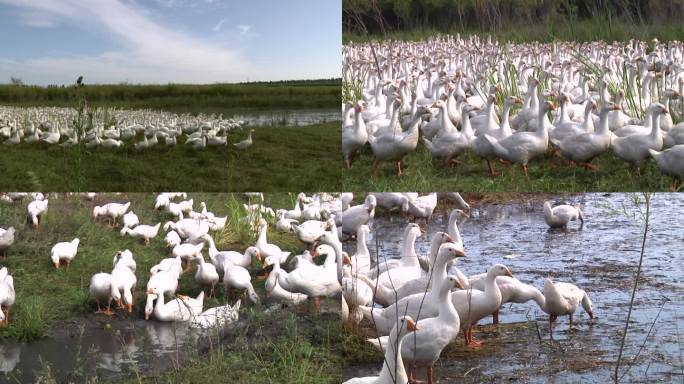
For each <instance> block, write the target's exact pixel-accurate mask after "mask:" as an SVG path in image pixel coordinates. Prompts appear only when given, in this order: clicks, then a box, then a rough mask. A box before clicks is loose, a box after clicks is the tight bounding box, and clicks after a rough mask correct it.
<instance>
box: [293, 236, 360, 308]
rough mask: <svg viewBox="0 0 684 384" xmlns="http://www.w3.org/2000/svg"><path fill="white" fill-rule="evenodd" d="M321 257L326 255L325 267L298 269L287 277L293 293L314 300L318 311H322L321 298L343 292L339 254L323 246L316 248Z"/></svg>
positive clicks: (331, 248)
mask: <svg viewBox="0 0 684 384" xmlns="http://www.w3.org/2000/svg"><path fill="white" fill-rule="evenodd" d="M316 252H317V253H318V254H319V255H325V256H326V258H325V261H324V262H323V265H306V266H304V267H301V268H297V269H295V270H293V271H292V272H290V273H289V274H288V275H287V276H285V281H286V283H285V284H283V287H287V289H288V290H290V291H292V292H299V293H303V294H305V295H307V296H309V297H312V298H313V299H314V304H315V305H316V309H317V310H318V311H320V308H321V304H320V298H321V297H329V296H333V295H336V294H338V293H340V292H341V291H342V286H341V285H340V281H339V280H338V276H337V263H338V262H337V256H338V255H337V252H336V251H335V249H334V248H333V247H332V246H330V245H327V244H321V245H319V246H318V247H317V248H316ZM346 259H347V260H346V261H347V262H348V258H346Z"/></svg>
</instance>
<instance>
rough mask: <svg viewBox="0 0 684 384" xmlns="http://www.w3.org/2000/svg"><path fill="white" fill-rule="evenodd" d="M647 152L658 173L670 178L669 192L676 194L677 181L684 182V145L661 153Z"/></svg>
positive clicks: (650, 150) (651, 150)
mask: <svg viewBox="0 0 684 384" xmlns="http://www.w3.org/2000/svg"><path fill="white" fill-rule="evenodd" d="M648 152H649V153H650V154H651V157H653V159H654V160H655V161H656V164H657V166H658V169H659V170H660V172H662V173H664V174H666V175H670V176H672V184H671V186H670V190H671V191H672V192H676V191H677V184H678V180H684V144H679V145H675V146H673V147H671V148H669V149H666V150H664V151H662V152H658V151H656V150H653V149H650V148H649V150H648Z"/></svg>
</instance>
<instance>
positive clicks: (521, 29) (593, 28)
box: [342, 18, 684, 44]
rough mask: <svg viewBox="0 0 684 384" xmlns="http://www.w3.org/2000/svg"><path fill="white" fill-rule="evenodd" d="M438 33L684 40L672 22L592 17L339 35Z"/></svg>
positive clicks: (346, 38) (373, 37) (518, 39)
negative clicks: (573, 21)
mask: <svg viewBox="0 0 684 384" xmlns="http://www.w3.org/2000/svg"><path fill="white" fill-rule="evenodd" d="M440 33H441V34H453V35H456V34H457V33H460V34H461V35H481V36H488V35H489V36H492V37H493V38H495V39H497V40H499V41H503V42H506V41H510V42H514V43H524V42H532V41H539V42H552V41H557V40H564V41H579V42H588V41H596V40H605V41H609V42H612V41H628V40H630V39H640V40H645V41H650V40H651V39H653V38H654V37H657V38H658V39H660V40H661V41H667V40H682V39H684V30H683V29H682V28H680V26H679V25H678V24H674V23H653V24H638V23H631V22H627V21H620V20H613V22H612V23H611V25H610V26H609V25H608V23H607V22H606V21H605V20H603V19H601V18H593V19H586V20H579V21H576V22H575V23H574V24H571V23H563V22H553V23H548V24H546V25H545V26H544V27H543V28H540V25H539V23H533V22H530V23H519V24H515V25H510V26H504V27H498V28H492V29H485V30H483V29H475V28H463V29H461V28H448V29H437V28H431V27H424V28H414V29H408V30H392V31H389V32H387V33H386V34H384V35H382V34H368V35H364V34H358V33H352V32H344V33H343V34H342V41H343V42H344V43H345V44H347V43H349V42H367V41H382V40H386V39H392V40H402V41H417V40H425V39H427V38H429V37H433V36H435V35H437V34H440Z"/></svg>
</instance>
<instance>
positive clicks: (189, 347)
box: [0, 315, 217, 383]
mask: <svg viewBox="0 0 684 384" xmlns="http://www.w3.org/2000/svg"><path fill="white" fill-rule="evenodd" d="M207 332H209V331H201V330H196V329H190V328H188V326H187V325H186V324H180V323H179V324H177V323H162V322H158V321H153V320H150V321H145V320H136V319H120V318H108V317H106V316H104V315H97V316H86V317H84V318H80V319H77V320H73V321H69V322H64V323H61V324H58V325H57V326H54V327H53V330H52V332H51V335H50V337H48V338H45V339H41V340H38V341H35V342H31V343H13V342H3V343H2V344H1V345H0V383H1V382H8V383H9V382H13V383H16V382H22V383H24V382H34V381H35V380H36V378H37V376H38V375H39V374H40V373H41V371H43V370H45V369H46V367H47V365H48V364H49V367H50V370H51V373H52V375H53V376H54V377H55V378H56V379H57V381H58V382H65V381H67V380H69V379H71V380H76V381H79V380H81V378H82V377H83V376H86V375H88V376H92V375H94V374H98V375H99V376H100V377H103V378H108V377H109V378H111V377H116V376H119V375H122V374H129V373H132V372H135V371H139V372H145V371H160V370H164V369H169V368H173V367H177V366H179V365H181V364H183V362H185V361H187V360H188V359H189V358H190V357H192V356H190V355H191V354H194V352H199V351H201V350H204V349H206V348H207V346H208V345H209V342H208V341H207V339H208V338H207V337H206V336H213V339H214V340H216V339H217V335H216V331H214V332H213V334H210V333H209V334H208V333H207Z"/></svg>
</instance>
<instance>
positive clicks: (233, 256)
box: [201, 234, 260, 271]
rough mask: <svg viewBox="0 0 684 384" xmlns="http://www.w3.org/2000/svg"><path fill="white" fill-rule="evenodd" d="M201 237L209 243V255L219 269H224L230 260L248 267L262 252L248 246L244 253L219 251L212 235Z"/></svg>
mask: <svg viewBox="0 0 684 384" xmlns="http://www.w3.org/2000/svg"><path fill="white" fill-rule="evenodd" d="M201 238H202V239H203V240H205V241H206V242H207V243H208V244H209V257H210V258H211V263H212V264H214V266H215V267H216V270H218V271H223V270H224V268H225V264H226V263H228V262H230V263H232V264H234V265H238V266H240V267H244V268H248V267H249V266H250V265H252V260H253V259H257V260H259V259H260V256H259V255H260V253H259V250H258V249H257V248H256V247H247V249H245V252H244V253H240V252H235V251H219V250H218V249H216V244H214V239H212V238H211V236H210V235H208V234H207V235H203V236H202V237H201Z"/></svg>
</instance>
